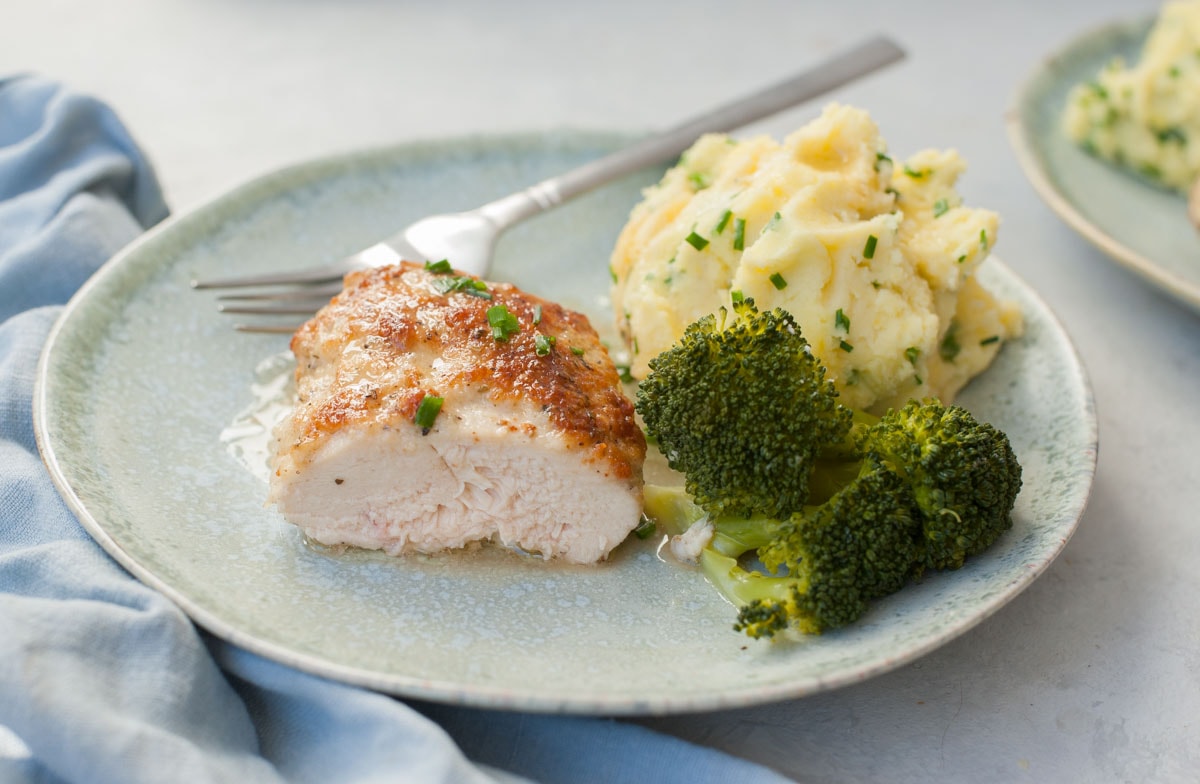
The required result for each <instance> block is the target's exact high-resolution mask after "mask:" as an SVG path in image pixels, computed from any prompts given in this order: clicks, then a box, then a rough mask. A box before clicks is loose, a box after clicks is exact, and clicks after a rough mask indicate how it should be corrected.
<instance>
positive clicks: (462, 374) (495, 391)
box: [269, 263, 646, 563]
mask: <svg viewBox="0 0 1200 784" xmlns="http://www.w3.org/2000/svg"><path fill="white" fill-rule="evenodd" d="M437 269H438V268H437V267H435V268H434V270H431V269H427V268H426V266H423V265H417V264H409V263H404V264H401V265H398V266H394V267H387V268H383V269H377V270H371V271H367V272H359V273H353V274H351V275H349V276H347V278H346V287H345V290H344V291H343V292H342V293H341V294H339V295H338V296H337V297H335V298H334V299H333V300H332V302H330V304H329V305H327V306H326V307H325V308H323V309H322V310H321V311H320V312H319V313H317V315H316V316H314V317H313V319H312V320H310V321H309V322H308V323H307V324H305V325H304V326H303V327H301V328H300V330H299V331H298V332H297V333H296V334H295V336H294V337H293V338H292V343H291V348H292V352H293V353H294V354H295V357H296V388H297V403H296V406H295V409H294V411H293V412H292V414H291V415H290V416H289V417H287V418H286V419H284V421H282V422H281V423H280V425H279V426H278V427H277V428H276V431H275V440H276V447H275V455H274V461H273V466H272V467H273V473H272V476H271V480H270V493H269V501H270V502H271V503H274V504H275V505H276V507H277V508H278V509H279V510H280V512H282V514H283V516H284V517H285V518H286V519H287V520H288V521H289V522H291V523H293V524H295V525H297V526H299V527H300V528H301V529H303V530H304V532H305V533H306V534H307V535H308V536H309V537H310V538H312V539H313V540H315V541H317V542H320V543H323V544H326V545H342V544H345V545H353V546H356V547H363V548H370V549H381V550H383V551H385V552H387V553H389V554H401V553H406V552H411V551H418V552H425V553H431V552H436V551H440V550H444V549H447V548H458V547H463V546H464V545H467V544H470V543H472V542H478V541H484V540H495V541H498V542H499V543H501V544H503V545H506V546H509V547H514V548H519V549H521V550H524V551H528V552H534V553H539V554H541V555H542V556H544V557H546V558H562V559H565V560H567V561H570V562H574V563H592V562H596V561H599V560H602V559H604V558H605V557H606V556H607V555H608V553H609V552H610V551H611V550H612V549H613V548H614V547H616V545H617V544H619V543H620V542H621V541H622V540H623V539H625V537H626V536H627V535H628V534H629V532H630V531H631V530H632V529H633V528H634V527H635V526H636V525H637V523H638V521H639V519H640V516H641V502H642V495H641V492H642V490H641V489H642V464H643V461H644V459H645V454H646V441H645V438H644V436H643V435H642V432H641V430H640V428H639V427H638V425H637V423H636V421H635V419H634V412H633V406H632V404H631V403H630V401H629V400H628V398H626V397H625V395H624V394H623V392H622V390H621V384H620V379H619V377H618V375H617V371H616V368H615V367H614V365H613V363H612V360H611V358H610V357H609V355H608V352H607V350H606V349H605V348H604V346H603V345H602V344H601V343H600V340H599V337H598V336H597V334H596V332H595V330H593V329H592V327H591V325H590V324H589V323H588V321H587V319H586V318H585V317H584V316H582V315H581V314H579V313H575V312H572V311H569V310H567V309H565V308H563V307H561V306H559V305H556V304H554V303H552V302H547V301H545V300H542V299H539V298H537V297H534V296H532V295H529V294H526V293H524V292H522V291H520V290H519V289H517V288H516V287H514V286H511V285H507V284H501V283H487V284H485V283H483V282H481V281H478V280H477V279H475V278H470V277H467V276H462V275H459V274H457V273H454V272H438V271H436V270H437ZM439 398H440V400H441V406H440V409H437V408H436V405H435V404H436V402H437V399H439ZM435 409H436V415H435V416H431V412H433V411H434V410H435Z"/></svg>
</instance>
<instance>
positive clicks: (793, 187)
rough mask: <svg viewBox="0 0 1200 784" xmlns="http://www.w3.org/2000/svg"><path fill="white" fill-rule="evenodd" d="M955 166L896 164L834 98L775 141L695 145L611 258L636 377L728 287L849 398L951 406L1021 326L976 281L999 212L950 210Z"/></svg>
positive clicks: (721, 139) (929, 157) (859, 116)
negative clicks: (782, 321) (791, 324)
mask: <svg viewBox="0 0 1200 784" xmlns="http://www.w3.org/2000/svg"><path fill="white" fill-rule="evenodd" d="M964 168H965V164H964V163H963V160H962V159H961V158H960V157H959V156H958V155H957V153H954V152H937V151H925V152H921V153H918V154H917V155H914V156H913V157H911V158H909V159H908V160H907V161H904V162H899V161H897V162H893V161H892V159H891V158H890V157H889V156H888V155H887V147H886V143H885V142H884V140H883V139H882V138H881V137H880V135H879V129H878V128H877V127H876V125H875V123H874V122H873V121H872V120H871V118H870V117H869V116H868V115H867V113H866V112H863V111H861V110H858V109H853V108H849V107H845V106H838V105H833V106H830V107H828V108H827V109H826V110H825V111H824V113H823V114H822V115H821V117H820V118H818V119H817V120H814V121H813V122H812V123H810V124H808V125H807V126H805V127H803V128H801V129H800V130H799V131H796V132H795V133H793V134H792V135H791V136H789V137H788V138H787V139H786V140H785V141H784V143H783V144H779V143H778V142H776V141H774V140H772V139H770V138H767V137H757V138H752V139H748V140H745V141H735V140H734V139H732V138H729V137H727V136H723V135H709V136H705V137H704V138H702V139H700V140H699V141H697V142H696V144H695V145H694V146H693V147H692V148H691V149H690V150H688V151H687V152H686V153H684V155H683V157H682V158H681V159H680V162H679V164H678V165H676V166H675V167H674V168H672V169H671V170H670V171H668V172H667V173H666V175H664V177H663V179H662V181H661V182H659V183H658V184H657V185H655V186H653V187H651V188H649V189H647V191H646V193H645V198H644V200H643V201H642V202H641V203H640V204H639V205H638V206H637V207H635V208H634V210H633V213H632V214H631V216H630V219H629V222H628V224H627V225H626V226H625V228H624V230H623V231H622V233H621V235H620V237H619V239H618V241H617V245H616V247H615V249H614V251H613V256H612V261H611V264H612V274H613V280H614V284H613V291H612V296H613V305H614V309H615V311H616V313H617V322H618V323H617V327H618V329H619V330H620V331H621V333H622V335H623V336H624V338H625V340H626V342H627V343H628V345H629V349H630V352H631V360H632V361H631V372H632V374H633V375H634V376H635V377H636V378H642V377H644V376H645V375H646V373H647V372H648V369H649V368H648V363H649V361H650V360H651V359H652V358H654V357H655V356H656V355H658V354H659V353H661V352H662V351H664V350H666V349H667V348H669V347H670V346H671V345H672V344H674V343H675V342H676V341H677V340H678V339H679V338H680V337H681V336H682V335H683V331H684V329H685V328H686V327H687V326H688V324H690V323H692V322H693V321H695V320H696V319H698V318H700V317H702V316H704V315H707V314H708V313H712V312H714V311H716V310H717V309H718V308H720V307H721V306H722V305H726V304H728V303H729V302H730V298H731V292H740V293H741V294H742V295H744V296H746V297H753V298H754V300H755V302H756V303H757V305H758V307H759V309H761V310H766V309H770V308H774V307H781V308H783V309H784V310H787V311H788V312H789V313H791V314H792V315H793V316H794V317H795V319H796V321H797V322H798V323H799V324H800V326H801V328H802V330H803V332H804V335H805V337H807V338H808V340H809V342H810V343H811V344H812V346H813V351H814V352H815V353H816V354H817V356H819V357H820V358H821V360H822V361H823V362H824V364H825V365H826V367H827V368H828V370H829V374H830V377H831V378H832V379H833V380H834V382H835V384H836V385H837V387H838V389H839V390H840V392H841V395H842V399H843V402H844V403H846V404H847V405H849V406H852V407H856V408H865V409H873V410H877V411H878V410H882V409H886V408H887V407H889V406H896V405H900V404H902V403H903V402H904V401H905V400H908V399H909V398H912V397H925V396H929V395H933V396H936V397H938V398H940V399H941V400H942V401H943V402H946V403H949V402H950V401H951V400H952V399H953V397H954V395H955V394H957V392H958V391H959V390H960V389H961V388H962V386H963V385H964V384H966V383H967V381H969V380H970V379H971V378H972V377H973V376H974V375H976V374H977V373H979V372H980V371H982V370H983V369H984V368H986V367H987V365H988V364H989V363H990V362H991V360H992V358H993V357H994V356H995V354H996V352H997V350H998V349H999V348H1000V346H1001V345H1002V344H1003V342H1004V341H1006V340H1008V339H1010V338H1012V337H1014V336H1016V335H1018V334H1019V333H1020V330H1021V317H1020V313H1019V311H1018V310H1017V308H1016V307H1015V306H1013V305H1009V304H1005V303H1001V302H997V301H996V300H995V299H994V298H993V297H992V296H991V295H990V294H989V293H988V292H987V291H986V290H984V289H983V288H982V287H981V286H979V285H978V283H977V282H976V281H975V279H974V278H973V277H972V273H973V271H974V270H975V269H976V267H977V266H978V265H979V263H980V262H981V261H983V259H984V258H986V257H987V255H988V252H989V251H990V250H991V248H992V247H993V245H994V244H995V241H996V226H997V218H996V215H995V214H994V213H992V212H989V211H987V210H981V209H973V208H969V207H965V206H963V205H962V204H961V199H960V198H959V196H958V194H957V192H956V191H955V190H954V185H955V182H956V181H957V179H958V177H959V175H960V174H961V173H962V172H963V170H964Z"/></svg>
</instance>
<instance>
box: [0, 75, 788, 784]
mask: <svg viewBox="0 0 1200 784" xmlns="http://www.w3.org/2000/svg"><path fill="white" fill-rule="evenodd" d="M166 214H167V207H166V204H165V203H164V201H163V196H162V193H161V191H160V189H159V186H158V184H157V181H156V179H155V176H154V173H153V171H152V169H151V167H150V165H149V163H148V162H147V160H146V158H145V157H144V156H143V154H142V153H141V152H140V150H139V149H138V147H137V145H136V144H135V143H134V141H133V140H132V139H131V138H130V136H129V134H128V133H127V132H126V130H125V129H124V128H123V126H122V125H121V123H120V121H119V120H118V119H117V117H116V115H115V114H113V112H112V111H110V110H109V109H108V108H107V107H106V106H104V105H103V104H102V103H100V102H98V101H96V100H93V99H91V98H88V97H85V96H81V95H78V94H75V93H72V92H71V91H69V90H66V89H64V88H63V87H61V86H59V85H57V84H54V83H52V82H48V81H45V80H42V79H38V78H34V77H15V78H10V79H4V80H0V781H4V782H88V783H89V784H104V782H121V784H139V783H140V782H164V781H170V782H210V781H211V782H268V783H269V782H321V783H322V784H326V783H327V782H376V781H378V782H383V781H387V782H414V783H416V782H419V783H420V784H436V783H437V782H448V783H449V782H454V783H455V784H460V783H461V784H471V783H472V782H512V781H525V780H533V781H541V782H626V781H629V782H637V781H647V782H666V783H668V784H669V783H670V782H681V783H682V782H689V783H690V784H703V783H704V782H721V783H722V784H734V783H735V782H753V783H754V784H759V783H762V784H771V783H774V782H782V781H784V779H782V778H781V777H779V776H777V775H776V774H774V773H771V772H770V771H767V770H765V769H762V768H760V767H757V766H755V765H751V764H749V763H746V762H744V761H741V760H738V759H735V758H733V757H730V756H727V755H724V754H721V753H718V752H715V751H712V750H709V749H704V748H699V747H696V746H692V745H690V744H688V743H685V742H683V741H680V740H677V739H674V738H669V737H666V736H663V735H659V734H657V733H654V732H651V731H649V730H647V729H645V728H642V727H638V726H635V725H630V724H625V723H620V722H616V721H611V720H604V719H590V718H576V717H561V716H538V715H526V714H519V713H504V712H493V711H482V710H472V709H468V708H457V707H450V706H422V707H421V711H422V712H418V710H415V709H414V708H413V707H410V706H409V705H407V704H405V703H403V702H401V701H399V700H395V699H392V698H390V697H388V696H385V695H381V694H377V693H373V692H369V691H365V690H362V689H357V688H353V687H350V686H345V685H343V684H339V683H333V682H330V681H326V680H323V679H320V678H316V677H313V676H309V675H306V674H304V673H301V672H297V671H295V670H292V669H289V668H287V667H285V666H283V665H280V664H276V663H275V662H272V661H268V660H266V659H262V658H260V657H257V656H255V655H253V654H250V653H247V652H246V651H243V650H240V649H237V648H235V647H233V646H230V645H228V644H226V643H223V642H221V641H219V640H216V639H214V638H212V637H210V636H208V635H206V634H204V633H202V632H200V631H198V630H197V629H196V628H195V627H194V626H193V625H192V624H191V622H190V621H189V620H188V618H187V617H186V616H184V615H183V613H182V612H181V611H180V610H179V609H178V608H177V607H175V606H174V605H173V604H172V603H171V602H169V601H168V600H167V599H165V598H164V597H162V596H161V595H159V594H158V593H156V592H155V591H153V590H151V589H150V588H148V587H146V586H144V585H142V584H141V583H140V582H138V581H136V580H135V579H133V578H132V577H131V576H130V575H129V574H127V573H126V572H125V571H124V570H123V569H122V568H121V567H120V566H118V565H117V564H116V563H115V562H114V561H112V560H111V559H110V558H109V557H108V556H107V554H105V553H104V551H103V550H101V549H100V547H99V546H98V545H96V544H95V543H94V542H93V541H92V540H91V539H90V538H89V536H88V535H87V534H86V532H85V531H84V530H83V529H82V528H81V527H80V525H79V523H78V522H77V521H76V520H75V518H74V516H73V515H72V514H71V512H70V511H69V510H68V509H67V507H66V506H65V505H64V503H63V502H62V500H61V499H60V498H59V496H58V494H57V493H56V491H55V489H54V486H53V484H52V483H51V480H50V478H49V475H48V474H47V473H46V471H45V469H44V467H43V466H42V463H41V461H40V460H39V457H38V453H37V448H36V445H35V443H34V435H33V425H32V417H31V408H30V407H31V399H32V391H33V383H34V375H35V371H36V366H37V360H38V354H39V352H40V350H41V347H42V344H43V343H44V341H45V339H46V335H47V333H48V331H49V329H50V328H51V326H52V325H53V323H54V320H55V318H56V317H57V315H58V313H59V310H60V306H61V305H62V303H64V302H65V301H66V300H67V299H68V298H69V297H70V296H71V294H73V293H74V291H75V290H76V289H77V288H78V287H79V286H80V285H81V284H82V283H83V282H84V281H85V280H86V279H87V277H88V276H89V275H91V274H92V273H93V272H94V271H95V270H96V268H97V267H99V266H100V264H102V263H103V262H104V261H105V260H106V259H108V258H109V257H110V256H111V255H112V254H113V253H115V252H116V251H117V250H118V249H119V248H121V247H122V246H123V245H125V244H126V243H127V242H129V241H130V240H131V239H133V238H134V237H135V236H137V234H138V233H139V232H141V231H142V230H143V229H145V228H147V227H149V226H151V225H153V224H154V223H156V222H158V221H159V220H161V219H163V218H164V217H165V216H166Z"/></svg>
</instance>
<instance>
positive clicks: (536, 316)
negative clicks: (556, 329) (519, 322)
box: [533, 305, 542, 327]
mask: <svg viewBox="0 0 1200 784" xmlns="http://www.w3.org/2000/svg"><path fill="white" fill-rule="evenodd" d="M541 323H542V306H541V305H534V306H533V325H534V326H535V327H536V326H537V325H538V324H541Z"/></svg>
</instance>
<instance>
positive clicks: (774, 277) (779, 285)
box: [769, 272, 787, 291]
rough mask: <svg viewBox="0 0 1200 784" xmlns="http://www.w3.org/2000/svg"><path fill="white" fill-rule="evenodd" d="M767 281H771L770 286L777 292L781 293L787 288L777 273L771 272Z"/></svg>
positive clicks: (785, 282) (784, 281)
mask: <svg viewBox="0 0 1200 784" xmlns="http://www.w3.org/2000/svg"><path fill="white" fill-rule="evenodd" d="M769 280H770V281H771V285H772V286H774V287H775V288H776V289H778V290H779V291H783V290H784V289H786V288H787V281H786V280H784V279H783V276H782V275H780V274H779V273H778V272H772V273H771V277H770V278H769Z"/></svg>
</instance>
